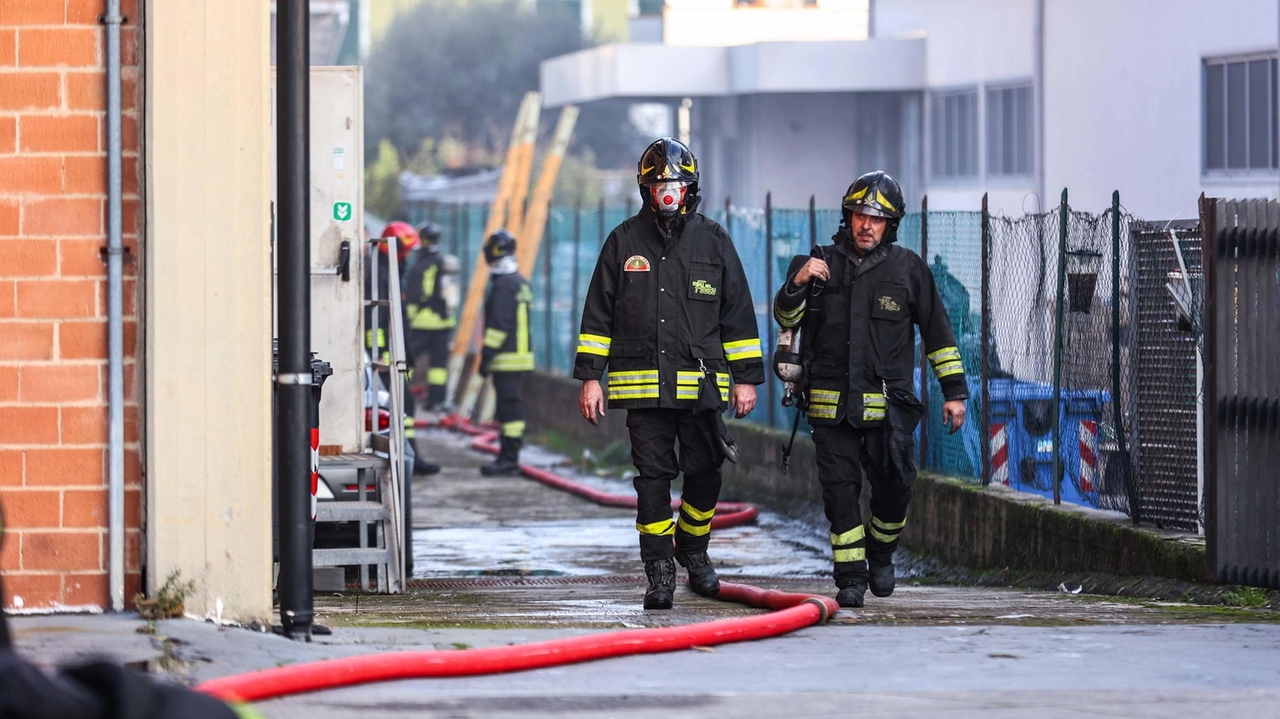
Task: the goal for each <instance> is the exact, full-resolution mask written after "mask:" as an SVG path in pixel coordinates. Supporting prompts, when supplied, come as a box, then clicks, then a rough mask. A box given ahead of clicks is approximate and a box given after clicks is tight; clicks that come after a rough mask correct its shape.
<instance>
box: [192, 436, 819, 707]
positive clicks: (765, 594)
mask: <svg viewBox="0 0 1280 719" xmlns="http://www.w3.org/2000/svg"><path fill="white" fill-rule="evenodd" d="M446 426H450V427H451V428H453V429H456V430H458V431H461V432H465V433H467V434H470V435H473V436H475V437H476V440H475V441H474V442H473V443H472V446H473V448H475V449H478V450H481V451H486V452H496V451H497V447H496V446H494V440H495V439H497V436H498V433H497V432H496V431H494V430H492V429H486V428H482V427H475V426H472V425H470V424H468V423H465V422H456V421H455V422H450V423H448V425H446ZM521 471H522V472H523V474H524V475H525V476H526V477H530V478H531V479H535V480H537V481H539V482H542V483H543V484H546V485H548V486H551V487H555V488H556V489H561V490H564V491H567V492H571V493H573V494H575V495H577V496H580V497H583V498H584V499H587V500H590V501H593V502H598V503H600V504H605V505H608V506H614V507H635V501H636V500H635V498H634V497H629V496H622V495H612V494H607V493H605V492H600V491H598V490H595V489H592V488H590V487H586V486H583V485H581V484H578V483H577V482H574V481H572V480H569V479H566V478H564V477H561V476H559V475H556V474H554V473H552V472H549V471H547V470H543V469H538V468H536V467H526V466H522V467H521ZM673 504H675V503H673ZM718 509H720V510H722V513H718V514H717V515H716V517H715V520H713V524H712V526H714V527H730V526H735V525H739V524H743V523H745V522H749V521H751V520H752V519H754V518H755V517H756V514H757V512H756V508H755V507H753V506H751V505H747V504H732V505H731V504H729V503H724V504H721V505H720V507H719V508H718ZM716 598H717V599H720V600H723V601H728V602H737V603H739V604H745V605H747V606H750V607H756V608H759V609H771V610H773V611H772V612H771V613H769V614H763V615H757V616H751V617H742V618H739V619H721V620H717V621H713V622H702V623H699V624H686V625H684V626H678V627H664V628H659V629H630V630H626V631H619V632H602V633H599V634H591V635H588V636H582V637H571V638H568V639H556V640H552V641H546V642H535V643H532V644H520V645H516V646H504V647H492V648H487V649H464V650H460V651H453V650H451V651H421V652H385V653H380V654H368V655H365V656H359V657H348V658H344V659H330V660H326V661H322V662H311V663H307V664H298V665H294V666H288V667H279V668H275V669H265V670H262V671H257V672H250V673H247V674H238V675H235V676H229V677H222V678H220V679H212V680H210V681H207V682H204V683H202V684H200V685H198V686H197V687H196V689H197V690H199V691H202V692H204V693H206V694H210V695H212V696H215V697H219V698H221V699H223V700H226V701H242V702H249V701H260V700H263V699H273V698H277V697H284V696H289V695H291V694H302V693H306V692H313V691H320V690H324V689H336V688H338V687H345V686H352V685H355V684H364V683H368V682H379V681H388V680H392V679H422V678H429V677H459V676H476V675H481V674H501V673H505V672H516V671H525V670H529V669H540V668H544V667H552V666H559V665H563V664H576V663H579V662H586V661H594V660H597V659H608V658H610V657H621V656H629V655H633V654H658V653H661V652H673V651H679V650H681V649H689V648H691V647H695V646H713V645H716V644H728V643H731V642H745V641H752V640H755V639H766V638H769V637H776V636H779V635H782V634H787V633H789V632H793V631H796V630H797V629H803V628H804V627H808V626H812V625H814V624H822V623H824V622H826V621H827V619H829V618H830V617H831V616H832V615H833V614H835V613H836V612H837V611H839V609H840V607H839V605H838V604H836V602H835V600H834V599H831V598H830V597H823V596H817V595H808V594H794V593H788V592H779V591H777V590H772V589H770V590H765V589H760V588H759V587H752V586H749V585H745V584H732V583H729V582H721V584H720V593H719V594H718V595H717V596H716Z"/></svg>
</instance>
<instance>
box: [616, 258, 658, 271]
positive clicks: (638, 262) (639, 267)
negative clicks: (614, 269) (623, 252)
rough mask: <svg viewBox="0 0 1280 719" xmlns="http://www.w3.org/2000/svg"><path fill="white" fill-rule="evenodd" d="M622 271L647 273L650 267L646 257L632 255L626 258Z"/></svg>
mask: <svg viewBox="0 0 1280 719" xmlns="http://www.w3.org/2000/svg"><path fill="white" fill-rule="evenodd" d="M622 269H623V270H624V271H626V272H649V271H650V270H651V269H652V267H651V266H650V264H649V259H648V258H647V257H644V256H642V255H632V256H630V257H628V258H627V261H626V263H625V264H623V266H622Z"/></svg>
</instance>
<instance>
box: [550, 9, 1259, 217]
mask: <svg viewBox="0 0 1280 719" xmlns="http://www.w3.org/2000/svg"><path fill="white" fill-rule="evenodd" d="M692 1H693V0H672V2H671V3H669V5H668V7H667V10H666V11H665V12H664V33H663V37H664V40H665V42H664V43H647V44H646V43H628V44H621V45H610V46H604V47H600V48H594V49H592V50H587V51H584V52H581V53H575V54H573V55H569V56H564V57H560V58H553V59H552V60H549V61H547V62H545V63H544V64H543V67H542V89H543V95H544V98H545V102H546V103H547V104H548V105H549V106H554V105H559V104H565V103H570V102H572V103H585V102H595V101H613V102H617V101H633V102H665V103H669V104H670V105H671V106H672V107H673V108H674V107H676V106H677V105H678V104H679V103H681V102H682V101H683V99H685V98H689V99H691V100H692V105H691V108H690V116H691V121H692V122H691V135H690V136H691V140H692V142H693V144H694V150H695V152H696V153H698V155H699V157H700V159H701V160H702V165H703V168H704V173H705V179H704V189H705V190H706V191H707V194H708V196H709V198H710V199H711V200H712V201H715V202H719V201H721V198H723V196H725V195H730V196H732V197H733V198H734V202H735V204H742V205H759V204H760V203H762V202H763V197H764V193H765V192H766V191H772V192H773V194H774V204H775V206H784V207H788V206H789V207H799V206H803V205H805V204H807V202H808V198H809V196H810V195H811V194H812V195H816V196H817V203H818V206H820V207H832V206H834V205H835V204H836V203H837V202H838V199H839V194H840V192H841V191H842V190H843V189H844V188H845V186H847V185H848V183H849V182H850V181H851V180H852V179H853V178H854V177H856V176H857V175H858V174H860V173H861V172H865V171H868V170H871V169H885V170H887V171H889V172H890V173H892V174H895V175H896V176H897V177H898V178H899V179H900V180H901V181H902V182H903V185H904V189H905V190H906V191H907V195H908V201H909V202H910V203H911V204H912V206H918V203H919V200H920V198H921V197H922V196H923V195H925V194H927V195H928V196H929V206H930V209H938V210H974V209H977V208H978V206H979V203H980V200H981V197H982V195H983V194H984V193H989V194H990V207H991V208H992V211H993V212H997V213H1000V212H1002V213H1004V214H1007V215H1021V214H1023V213H1024V212H1034V211H1036V210H1038V209H1040V208H1041V207H1042V205H1045V204H1053V203H1056V202H1057V201H1058V197H1059V193H1060V192H1061V190H1062V189H1063V188H1064V187H1065V188H1069V190H1070V196H1071V204H1072V205H1073V206H1075V207H1077V208H1079V209H1089V210H1101V209H1103V208H1104V207H1105V206H1106V205H1107V204H1108V203H1109V202H1110V196H1111V192H1112V191H1113V190H1119V191H1120V194H1121V201H1122V203H1123V204H1124V206H1125V207H1126V208H1127V209H1128V210H1129V211H1131V212H1133V213H1135V214H1137V215H1140V216H1143V217H1147V218H1151V219H1169V218H1174V217H1181V218H1189V217H1193V216H1194V215H1195V212H1196V198H1197V197H1198V196H1199V194H1200V193H1201V192H1205V193H1207V194H1209V195H1217V196H1232V197H1276V196H1278V195H1280V172H1278V168H1280V162H1278V159H1280V153H1278V152H1277V150H1278V147H1277V146H1278V145H1280V121H1278V119H1280V118H1278V114H1280V113H1278V112H1277V74H1278V73H1277V62H1276V55H1277V46H1278V45H1280V42H1278V38H1280V13H1278V8H1277V5H1278V4H1277V2H1275V0H1216V1H1215V2H1214V3H1209V4H1206V3H1202V2H1193V0H1123V1H1121V2H1105V1H1104V0H972V1H969V2H957V1H956V0H874V2H858V3H852V2H842V3H840V4H838V5H833V4H831V3H830V2H828V3H823V2H821V1H819V2H817V3H814V4H811V5H810V4H806V3H804V2H803V0H800V1H799V2H794V3H791V4H790V5H788V6H787V7H785V8H782V10H785V11H786V12H787V13H790V14H791V15H793V16H797V15H798V17H799V18H800V19H799V20H794V19H793V20H789V21H788V22H786V23H783V22H775V23H773V24H774V25H775V26H776V28H777V30H776V33H775V35H773V36H770V35H768V33H767V29H768V25H769V23H768V22H763V23H762V22H761V21H760V20H761V18H764V17H766V16H765V15H764V14H763V13H765V12H766V11H777V10H779V8H776V7H774V8H769V7H763V6H755V5H745V4H743V5H732V4H730V3H728V2H727V1H726V2H721V3H718V4H716V8H718V9H716V8H711V7H710V3H706V4H705V7H704V6H699V7H698V8H697V13H696V14H694V13H693V10H692V9H690V8H688V7H685V5H687V4H689V3H691V2H692ZM695 4H696V3H695ZM806 12H808V13H812V14H813V15H812V17H813V18H819V17H822V16H821V14H822V13H827V15H826V16H825V17H824V18H823V19H824V21H826V22H829V23H839V24H838V25H833V27H838V28H839V31H840V32H846V31H847V32H848V33H849V34H848V35H846V36H843V37H841V38H838V39H832V38H831V37H830V35H831V32H827V31H824V32H822V33H818V32H816V31H815V33H814V36H813V37H812V38H810V39H808V40H806V39H805V38H804V37H803V33H802V32H801V34H800V35H798V34H797V32H798V31H797V30H796V28H798V27H799V28H803V27H806V23H807V22H808V21H807V20H806V19H805V18H804V15H803V14H804V13H806ZM717 13H718V14H717ZM751 13H758V14H757V15H752V14H751ZM694 17H697V18H699V22H700V23H702V24H703V28H704V29H703V30H702V31H699V30H698V28H697V27H696V24H695V23H693V21H692V20H691V18H694ZM855 17H860V18H862V19H861V20H860V21H859V20H852V19H850V18H855ZM677 21H678V22H677ZM819 24H821V23H819ZM809 26H810V27H811V25H809ZM762 28H764V29H762ZM700 32H701V34H700ZM700 36H702V37H705V38H706V40H705V41H704V42H703V43H702V44H701V45H698V44H697V38H698V37H700ZM1042 197H1044V198H1046V199H1044V200H1043V201H1042V200H1041V198H1042Z"/></svg>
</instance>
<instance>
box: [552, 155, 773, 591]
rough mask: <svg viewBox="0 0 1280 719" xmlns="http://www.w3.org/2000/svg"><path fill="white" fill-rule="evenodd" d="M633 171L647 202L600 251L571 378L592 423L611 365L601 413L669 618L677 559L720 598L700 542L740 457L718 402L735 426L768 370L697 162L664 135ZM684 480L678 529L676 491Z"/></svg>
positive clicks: (697, 584) (649, 571) (734, 258)
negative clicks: (625, 467)
mask: <svg viewBox="0 0 1280 719" xmlns="http://www.w3.org/2000/svg"><path fill="white" fill-rule="evenodd" d="M637 169H638V171H639V172H638V175H637V180H638V183H639V186H640V195H641V198H642V201H643V205H642V207H641V209H640V211H639V213H638V214H637V215H636V216H635V217H631V218H629V219H627V220H626V221H624V222H623V223H622V224H620V225H618V226H617V227H616V228H614V230H613V231H612V232H611V233H610V234H609V236H608V238H607V239H606V240H605V242H604V246H603V248H601V250H600V257H599V260H598V261H597V263H596V268H595V273H594V274H593V275H592V277H591V285H590V287H589V289H588V291H587V300H586V304H585V306H584V308H583V312H582V325H581V334H580V335H579V336H578V351H577V356H576V358H575V360H574V369H573V376H574V377H575V378H577V379H580V380H582V391H581V395H580V396H579V410H580V411H581V412H582V415H583V417H585V418H586V419H587V420H588V421H589V422H591V423H592V424H597V423H598V421H599V419H600V417H602V416H603V415H604V413H605V402H606V396H605V390H603V389H602V388H601V386H600V379H601V377H602V375H604V372H605V370H606V369H608V371H609V375H608V390H607V395H608V396H607V402H608V407H609V409H625V410H627V427H628V429H629V430H630V434H631V458H632V462H633V463H634V464H635V468H636V472H637V474H636V477H635V480H634V484H635V489H636V497H637V500H638V501H637V510H636V529H637V530H638V531H639V533H640V558H641V559H642V560H643V561H644V570H645V575H646V577H647V578H648V581H649V586H648V589H647V591H646V592H645V595H644V607H645V609H670V608H671V605H672V602H673V598H674V593H675V580H676V566H675V563H676V561H679V563H680V564H681V565H682V566H684V567H685V569H686V570H687V571H688V576H689V585H690V587H691V588H692V589H693V590H694V591H695V592H697V593H698V594H701V595H704V596H713V595H715V594H716V593H717V592H718V591H719V590H720V582H719V579H718V578H717V576H716V572H715V568H714V567H713V566H712V564H711V559H710V557H709V556H708V555H707V545H708V540H709V539H710V532H711V521H712V517H713V516H714V515H715V510H716V502H717V501H718V500H719V497H720V482H721V478H720V467H721V465H722V464H723V462H724V460H725V459H726V458H730V459H732V458H733V457H734V449H733V446H732V440H731V439H729V438H728V436H727V433H725V432H724V424H723V421H722V420H721V412H722V411H723V407H724V404H725V403H726V402H727V403H729V407H730V408H733V409H735V410H736V413H737V416H738V417H744V416H746V414H747V413H748V412H750V411H751V409H752V408H753V407H754V406H755V402H756V391H755V385H758V384H761V383H763V382H764V365H763V359H762V355H761V351H760V337H759V330H758V328H757V326H756V317H755V309H754V307H753V305H752V302H751V293H750V290H749V288H748V287H747V278H746V275H745V273H744V272H743V269H742V262H741V261H740V260H739V259H738V254H737V251H736V250H735V249H734V247H733V242H732V241H731V240H730V239H729V234H728V233H727V232H725V230H724V228H723V227H721V226H720V225H718V224H716V223H715V222H713V221H712V220H710V219H709V218H707V217H705V216H703V215H701V214H699V213H698V212H697V208H698V202H699V199H700V198H699V196H698V163H697V160H695V159H694V156H693V153H692V152H691V151H690V150H689V148H688V147H687V146H685V145H684V143H681V142H678V141H676V140H673V139H671V138H663V139H660V140H657V141H656V142H654V143H653V144H651V145H649V147H648V148H647V149H646V150H645V151H644V154H643V155H642V156H641V158H640V163H639V166H638V168H637ZM731 378H732V382H733V385H732V391H730V386H731V385H730V379H731ZM677 444H678V445H679V448H680V451H679V454H678V455H677V453H676V446H677ZM681 473H683V475H684V491H683V494H682V497H681V502H680V511H679V516H678V518H677V519H676V520H674V521H673V518H672V511H671V482H672V480H674V479H675V478H676V476H677V475H679V474H681Z"/></svg>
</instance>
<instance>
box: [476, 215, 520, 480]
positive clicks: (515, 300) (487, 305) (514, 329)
mask: <svg viewBox="0 0 1280 719" xmlns="http://www.w3.org/2000/svg"><path fill="white" fill-rule="evenodd" d="M484 260H485V262H486V263H488V265H489V277H490V282H489V294H488V296H487V297H485V300H484V348H483V350H482V351H481V353H480V374H481V376H484V377H490V376H492V377H493V392H494V397H495V399H496V406H495V407H494V414H495V416H496V418H497V420H498V424H499V425H500V429H501V432H500V436H499V442H500V445H499V447H500V449H499V451H498V458H497V459H496V460H494V461H493V463H491V464H486V465H484V466H483V467H481V468H480V472H481V473H482V474H484V475H485V476H495V475H508V474H518V473H519V472H520V448H521V446H523V444H524V402H523V400H522V399H521V391H520V385H521V384H522V383H523V382H524V378H525V375H527V374H528V373H529V372H530V371H532V370H533V348H532V347H531V346H530V345H529V305H530V304H531V303H532V302H533V289H532V288H531V287H530V286H529V282H528V280H526V279H525V278H524V277H522V276H521V275H520V265H519V262H518V261H517V260H516V238H515V237H514V236H513V235H512V234H511V233H510V232H507V231H506V230H498V231H497V232H494V233H493V234H492V235H490V236H489V239H488V240H486V241H485V243H484Z"/></svg>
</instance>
